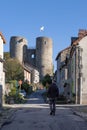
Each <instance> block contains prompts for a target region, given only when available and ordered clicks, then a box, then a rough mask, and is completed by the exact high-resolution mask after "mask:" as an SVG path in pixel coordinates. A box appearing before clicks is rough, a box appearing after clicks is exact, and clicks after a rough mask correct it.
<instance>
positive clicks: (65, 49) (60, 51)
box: [56, 46, 71, 60]
mask: <svg viewBox="0 0 87 130" xmlns="http://www.w3.org/2000/svg"><path fill="white" fill-rule="evenodd" d="M70 48H71V46H69V47H67V48H65V49H63V50H62V51H60V52H59V53H58V55H57V57H56V60H57V59H58V57H59V56H60V54H61V53H62V52H63V51H65V50H68V49H70Z"/></svg>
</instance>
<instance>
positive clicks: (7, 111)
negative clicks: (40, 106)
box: [0, 94, 87, 129]
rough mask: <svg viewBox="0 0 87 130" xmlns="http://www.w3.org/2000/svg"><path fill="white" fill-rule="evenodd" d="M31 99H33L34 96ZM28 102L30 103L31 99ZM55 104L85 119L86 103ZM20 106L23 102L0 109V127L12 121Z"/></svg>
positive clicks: (86, 116)
mask: <svg viewBox="0 0 87 130" xmlns="http://www.w3.org/2000/svg"><path fill="white" fill-rule="evenodd" d="M33 96H34V95H33ZM37 97H38V94H37ZM33 100H35V98H34V99H33ZM34 102H35V103H36V100H35V101H34ZM41 102H42V100H41ZM28 103H31V100H30V101H29V102H28ZM26 105H27V104H26ZM32 106H33V104H31V107H32ZM57 106H58V107H67V108H70V109H71V110H72V112H73V114H75V115H78V116H80V117H82V118H84V119H85V120H86V121H87V105H71V104H69V105H68V104H67V105H57ZM22 107H23V104H20V105H15V104H14V105H4V107H3V109H2V110H1V111H0V129H1V127H2V126H3V125H4V124H5V123H6V124H9V123H10V122H12V120H13V119H14V117H15V112H16V110H19V108H22Z"/></svg>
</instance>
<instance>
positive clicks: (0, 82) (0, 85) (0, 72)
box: [0, 33, 5, 106]
mask: <svg viewBox="0 0 87 130" xmlns="http://www.w3.org/2000/svg"><path fill="white" fill-rule="evenodd" d="M3 43H5V39H4V37H3V35H2V33H0V106H2V96H3V93H4V88H5V73H4V69H3V62H4V60H3Z"/></svg>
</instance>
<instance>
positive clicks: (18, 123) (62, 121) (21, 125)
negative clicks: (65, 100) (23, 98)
mask: <svg viewBox="0 0 87 130" xmlns="http://www.w3.org/2000/svg"><path fill="white" fill-rule="evenodd" d="M41 93H42V90H38V91H37V92H35V93H33V94H32V95H31V96H30V98H29V100H28V101H27V103H26V104H20V105H13V108H18V109H17V111H16V112H15V116H14V118H13V120H12V122H9V123H5V124H4V125H3V127H2V128H1V130H87V122H86V121H85V120H84V119H83V118H81V117H79V116H76V115H74V114H73V112H72V111H71V109H70V108H68V107H63V106H58V105H57V109H56V115H55V116H51V115H49V105H48V104H45V103H44V100H43V98H42V96H41Z"/></svg>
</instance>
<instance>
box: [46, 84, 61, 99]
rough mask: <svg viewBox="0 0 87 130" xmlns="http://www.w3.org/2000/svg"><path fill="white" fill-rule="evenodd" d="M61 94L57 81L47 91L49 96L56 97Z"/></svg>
mask: <svg viewBox="0 0 87 130" xmlns="http://www.w3.org/2000/svg"><path fill="white" fill-rule="evenodd" d="M58 96H59V89H58V87H57V85H56V84H55V83H52V84H51V85H50V86H49V88H48V91H47V97H48V98H56V97H58Z"/></svg>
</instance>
